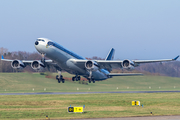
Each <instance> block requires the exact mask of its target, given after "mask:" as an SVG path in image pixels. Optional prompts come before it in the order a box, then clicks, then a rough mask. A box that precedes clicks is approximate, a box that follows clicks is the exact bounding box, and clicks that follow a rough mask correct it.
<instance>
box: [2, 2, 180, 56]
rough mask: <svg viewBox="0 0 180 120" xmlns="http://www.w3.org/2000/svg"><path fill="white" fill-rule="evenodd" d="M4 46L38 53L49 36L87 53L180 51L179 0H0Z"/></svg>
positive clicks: (171, 53)
mask: <svg viewBox="0 0 180 120" xmlns="http://www.w3.org/2000/svg"><path fill="white" fill-rule="evenodd" d="M0 33H1V34H0V47H4V48H7V49H8V50H9V51H27V52H34V51H36V50H35V47H34V42H35V40H36V38H38V37H45V38H49V39H51V40H53V41H55V42H57V43H59V44H61V45H62V46H64V47H65V48H68V49H69V50H71V51H74V52H75V53H77V54H79V55H80V56H83V57H92V56H99V57H102V58H105V57H106V55H107V53H108V52H109V50H110V48H111V47H113V48H115V50H116V52H115V59H117V58H119V59H161V58H173V57H175V56H177V55H179V54H180V51H179V50H180V47H179V46H180V1H179V0H0Z"/></svg>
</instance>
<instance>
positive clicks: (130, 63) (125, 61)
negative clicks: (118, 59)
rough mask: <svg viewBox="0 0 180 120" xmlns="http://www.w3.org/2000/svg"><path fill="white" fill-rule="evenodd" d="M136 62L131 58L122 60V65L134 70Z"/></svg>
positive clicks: (124, 67)
mask: <svg viewBox="0 0 180 120" xmlns="http://www.w3.org/2000/svg"><path fill="white" fill-rule="evenodd" d="M134 66H135V65H134V63H133V62H132V61H130V60H124V61H123V62H122V67H123V69H127V70H134Z"/></svg>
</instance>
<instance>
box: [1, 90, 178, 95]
mask: <svg viewBox="0 0 180 120" xmlns="http://www.w3.org/2000/svg"><path fill="white" fill-rule="evenodd" d="M175 92H180V91H116V92H34V93H0V95H66V94H96V93H97V94H99V93H100V94H102V93H175Z"/></svg>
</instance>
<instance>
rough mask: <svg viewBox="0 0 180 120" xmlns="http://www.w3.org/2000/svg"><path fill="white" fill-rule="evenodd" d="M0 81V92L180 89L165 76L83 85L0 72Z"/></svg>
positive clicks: (175, 80)
mask: <svg viewBox="0 0 180 120" xmlns="http://www.w3.org/2000/svg"><path fill="white" fill-rule="evenodd" d="M52 76H55V74H52ZM63 76H64V77H72V75H70V74H67V73H63ZM0 83H1V84H0V92H1V93H6V92H77V91H78V92H88V91H89V92H92V91H93V92H94V91H125V90H180V78H175V77H165V76H129V77H128V76H125V77H114V78H111V79H108V80H105V81H99V82H96V83H90V84H88V85H85V84H79V82H72V81H65V83H64V84H63V83H60V84H59V83H58V82H57V81H56V80H55V79H50V78H45V75H40V74H39V73H0ZM77 89H78V90H77Z"/></svg>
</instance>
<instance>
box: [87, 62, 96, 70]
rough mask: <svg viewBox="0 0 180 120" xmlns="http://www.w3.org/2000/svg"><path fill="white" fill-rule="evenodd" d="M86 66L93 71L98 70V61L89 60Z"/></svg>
mask: <svg viewBox="0 0 180 120" xmlns="http://www.w3.org/2000/svg"><path fill="white" fill-rule="evenodd" d="M85 67H86V69H88V70H91V71H96V70H98V65H97V63H95V62H94V61H91V60H89V61H87V62H86V63H85Z"/></svg>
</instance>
